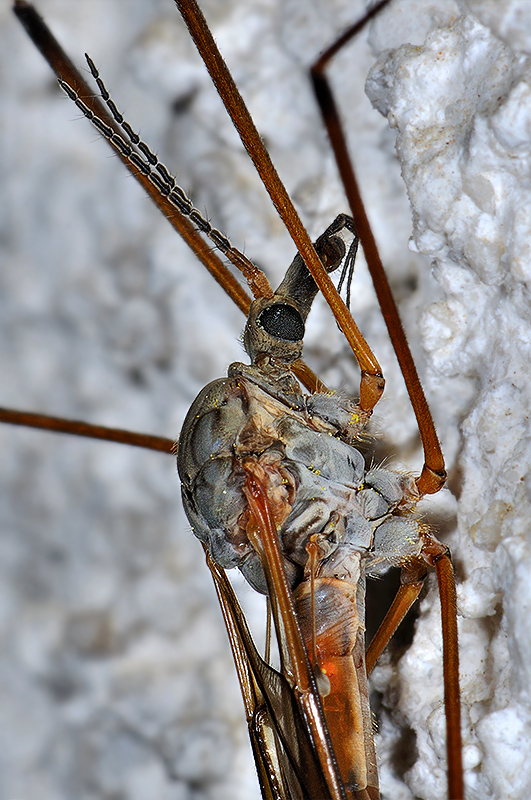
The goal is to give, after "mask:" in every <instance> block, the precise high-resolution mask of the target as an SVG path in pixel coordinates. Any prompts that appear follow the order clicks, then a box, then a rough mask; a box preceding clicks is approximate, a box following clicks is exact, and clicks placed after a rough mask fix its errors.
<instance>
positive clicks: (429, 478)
mask: <svg viewBox="0 0 531 800" xmlns="http://www.w3.org/2000/svg"><path fill="white" fill-rule="evenodd" d="M388 1H389V0H382V2H381V3H379V4H377V6H375V7H374V8H373V9H372V10H371V11H370V12H369V13H368V14H367V15H366V16H365V17H364V18H363V19H361V20H360V21H359V22H358V23H356V24H355V25H353V26H352V27H351V28H350V29H349V30H348V31H347V32H346V33H345V34H343V36H341V37H340V38H339V39H338V40H337V41H336V42H335V43H334V44H333V45H332V46H331V47H330V48H329V49H328V50H327V51H325V53H324V54H323V55H322V56H321V57H320V58H319V59H318V61H316V63H315V64H314V65H313V67H312V69H311V76H312V81H313V84H314V89H315V93H316V97H317V100H318V103H319V107H320V109H321V113H322V115H323V119H324V122H325V125H326V127H327V130H328V134H329V137H330V141H331V144H332V147H333V150H334V154H335V157H336V162H337V165H338V169H339V172H340V176H341V180H342V182H343V185H344V188H345V192H346V195H347V198H348V200H349V203H350V207H351V211H352V215H353V217H354V220H355V223H356V227H357V232H358V235H359V237H360V242H361V245H362V247H363V250H364V252H365V255H366V258H367V263H368V266H369V270H370V272H371V276H372V279H373V283H374V288H375V291H376V295H377V297H378V301H379V304H380V307H381V310H382V314H383V317H384V319H385V322H386V325H387V328H388V331H389V336H390V339H391V342H392V344H393V348H394V350H395V353H396V356H397V359H398V362H399V365H400V368H401V371H402V374H403V376H404V380H405V383H406V388H407V391H408V394H409V397H410V400H411V405H412V407H413V410H414V412H415V416H416V418H417V423H418V427H419V432H420V436H421V440H422V445H423V449H424V466H423V469H422V472H421V475H420V476H419V477H418V478H417V480H416V483H417V488H418V491H419V494H420V495H421V496H422V495H424V494H433V493H436V492H438V491H439V490H440V489H441V488H442V486H443V485H444V482H445V479H446V471H445V468H444V458H443V455H442V451H441V447H440V444H439V440H438V438H437V433H436V431H435V426H434V424H433V419H432V416H431V412H430V410H429V407H428V403H427V401H426V397H425V395H424V391H423V389H422V386H421V383H420V379H419V377H418V373H417V370H416V367H415V364H414V361H413V357H412V355H411V351H410V349H409V345H408V342H407V339H406V336H405V333H404V330H403V327H402V323H401V321H400V317H399V314H398V309H397V307H396V303H395V301H394V298H393V296H392V293H391V290H390V287H389V282H388V280H387V276H386V274H385V270H384V268H383V265H382V262H381V259H380V255H379V253H378V248H377V245H376V241H375V239H374V236H373V233H372V230H371V227H370V224H369V221H368V217H367V214H366V211H365V207H364V204H363V200H362V197H361V193H360V189H359V186H358V183H357V180H356V177H355V173H354V169H353V166H352V161H351V159H350V156H349V154H348V150H347V145H346V140H345V136H344V132H343V129H342V127H341V123H340V118H339V113H338V110H337V106H336V103H335V100H334V96H333V94H332V91H331V87H330V84H329V81H328V79H327V77H326V74H325V70H326V67H327V65H328V63H329V62H330V60H331V59H332V58H333V57H334V56H335V54H336V53H337V52H338V51H339V50H340V49H341V48H342V47H344V46H345V44H346V43H347V42H349V41H350V40H351V39H352V38H353V37H354V36H355V35H356V34H357V33H359V32H360V31H361V30H362V29H363V27H364V26H365V25H366V24H367V23H368V22H369V20H370V19H371V18H372V17H373V16H374V15H375V14H377V13H378V12H379V11H380V10H381V9H382V8H383V7H384V6H385V5H387V3H388ZM422 556H423V558H424V560H425V561H426V562H427V563H429V564H430V566H432V567H434V568H435V569H436V572H437V580H438V585H439V595H440V600H441V616H442V634H443V670H444V697H445V712H446V725H447V754H448V792H449V797H450V798H451V800H460V798H462V797H463V796H464V794H463V792H464V790H463V767H462V746H461V723H460V701H459V651H458V640H457V611H456V592H455V580H454V575H453V569H452V565H451V560H450V556H449V552H448V550H447V548H445V547H444V546H443V545H441V544H440V543H439V542H437V540H435V539H434V537H432V536H431V534H426V541H425V543H424V548H423V552H422ZM421 586H422V581H419V582H416V581H415V580H412V581H411V582H409V581H407V580H406V582H405V583H404V584H403V586H402V587H401V589H400V590H399V592H398V595H397V597H396V598H395V601H394V602H393V604H392V606H391V608H390V610H389V612H388V614H387V615H386V617H385V619H384V621H383V623H382V625H381V626H380V629H379V630H378V632H377V634H376V636H375V639H374V641H373V642H372V643H371V646H370V648H369V651H368V656H367V662H368V667H369V668H371V667H372V665H374V663H375V661H376V659H377V658H378V655H379V654H380V653H381V651H382V650H383V648H384V647H385V645H386V644H387V642H388V641H389V639H390V637H391V636H392V635H393V633H394V631H395V630H396V628H397V627H398V625H399V624H400V622H401V621H402V619H403V617H404V615H405V614H406V613H407V611H408V609H409V607H410V606H411V605H412V604H413V602H414V601H415V599H416V597H417V596H418V593H419V592H420V588H421Z"/></svg>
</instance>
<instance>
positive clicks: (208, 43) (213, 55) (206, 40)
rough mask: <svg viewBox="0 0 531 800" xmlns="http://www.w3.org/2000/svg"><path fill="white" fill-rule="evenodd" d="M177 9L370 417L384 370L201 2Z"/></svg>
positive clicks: (179, 1) (182, 4)
mask: <svg viewBox="0 0 531 800" xmlns="http://www.w3.org/2000/svg"><path fill="white" fill-rule="evenodd" d="M176 4H177V6H178V8H179V11H180V12H181V15H182V17H183V19H184V21H185V23H186V25H187V27H188V30H189V31H190V35H191V36H192V38H193V40H194V42H195V44H196V47H197V49H198V50H199V53H200V55H201V57H202V58H203V60H204V62H205V65H206V67H207V69H208V71H209V73H210V76H211V78H212V81H213V83H214V85H215V86H216V89H217V90H218V92H219V94H220V97H221V99H222V100H223V102H224V104H225V107H226V109H227V111H228V113H229V115H230V117H231V119H232V121H233V123H234V127H235V128H236V130H237V131H238V133H239V135H240V138H241V140H242V142H243V144H244V146H245V149H246V150H247V152H248V153H249V155H250V157H251V159H252V161H253V163H254V165H255V167H256V170H257V172H258V174H259V175H260V178H261V179H262V182H263V184H264V186H265V188H266V189H267V191H268V193H269V195H270V197H271V199H272V201H273V203H274V205H275V207H276V209H277V211H278V213H279V215H280V217H281V218H282V220H283V221H284V223H285V225H286V228H287V230H288V232H289V233H290V235H291V237H292V239H293V241H294V242H295V245H296V247H297V249H298V251H299V253H300V254H301V256H302V258H303V259H304V262H305V264H306V266H307V267H308V269H309V271H310V273H311V274H312V276H313V277H314V279H315V282H316V283H317V285H318V286H319V289H320V290H321V292H322V293H323V295H324V297H325V299H326V301H327V303H328V305H329V306H330V308H331V309H332V311H333V313H334V316H335V318H336V320H337V323H338V325H339V327H340V328H341V330H342V331H343V333H344V335H345V337H346V338H347V340H348V343H349V345H350V347H351V348H352V351H353V353H354V355H355V356H356V359H357V360H358V363H359V365H360V368H361V383H360V405H361V407H362V409H363V410H364V411H367V412H369V413H370V412H371V411H372V409H373V408H374V406H375V405H376V403H377V402H378V400H379V398H380V397H381V394H382V392H383V389H384V385H385V381H384V379H383V375H382V371H381V367H380V365H379V364H378V361H377V360H376V358H375V356H374V354H373V353H372V351H371V349H370V347H369V345H368V344H367V342H366V341H365V339H364V338H363V336H362V334H361V332H360V330H359V329H358V327H357V325H356V323H355V322H354V320H353V319H352V316H351V314H350V312H349V311H348V309H347V307H346V306H345V304H344V303H343V300H342V299H341V298H340V297H339V294H338V292H337V290H336V288H335V286H334V285H333V283H332V281H331V280H330V278H329V277H328V275H327V274H326V271H325V270H324V268H323V266H322V264H321V262H320V260H319V258H318V256H317V253H316V252H315V250H314V248H313V245H312V243H311V241H310V238H309V236H308V234H307V233H306V231H305V229H304V226H303V224H302V222H301V220H300V218H299V216H298V214H297V212H296V210H295V207H294V206H293V203H292V201H291V199H290V197H289V195H288V193H287V191H286V188H285V187H284V185H283V183H282V181H281V180H280V177H279V175H278V173H277V171H276V169H275V167H274V166H273V163H272V162H271V159H270V158H269V154H268V152H267V150H266V149H265V147H264V145H263V142H262V140H261V138H260V135H259V134H258V131H257V130H256V127H255V125H254V122H253V120H252V118H251V115H250V114H249V111H248V110H247V107H246V106H245V103H244V102H243V99H242V97H241V95H240V93H239V91H238V89H237V87H236V85H235V83H234V81H233V79H232V76H231V75H230V73H229V71H228V69H227V66H226V64H225V62H224V61H223V59H222V57H221V54H220V53H219V50H218V48H217V45H216V43H215V41H214V39H213V37H212V34H211V33H210V31H209V29H208V26H207V24H206V22H205V19H204V17H203V15H202V14H201V11H200V9H199V7H198V6H197V3H196V2H195V0H187V1H186V2H184V1H183V0H176Z"/></svg>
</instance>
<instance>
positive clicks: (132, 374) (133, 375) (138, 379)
mask: <svg viewBox="0 0 531 800" xmlns="http://www.w3.org/2000/svg"><path fill="white" fill-rule="evenodd" d="M130 377H134V378H135V380H136V381H138V382H141V381H142V379H144V380H145V376H144V378H142V376H139V375H138V373H135V372H134V370H131V373H130ZM134 568H135V565H134V564H132V565H131V569H132V570H134ZM138 569H141V567H138ZM81 627H82V626H81ZM89 627H90V626H89ZM103 627H105V626H103Z"/></svg>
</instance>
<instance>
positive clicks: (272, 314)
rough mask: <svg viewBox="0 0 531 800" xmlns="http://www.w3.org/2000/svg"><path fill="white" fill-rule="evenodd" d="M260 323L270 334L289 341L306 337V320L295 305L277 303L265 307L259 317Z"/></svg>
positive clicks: (297, 340)
mask: <svg viewBox="0 0 531 800" xmlns="http://www.w3.org/2000/svg"><path fill="white" fill-rule="evenodd" d="M257 323H258V325H260V327H261V328H263V329H264V330H265V331H266V333H269V335H270V336H274V337H275V338H276V339H284V340H285V341H287V342H300V341H301V340H302V339H303V338H304V321H303V319H302V317H301V315H300V314H299V312H298V311H297V310H296V309H295V308H293V306H288V305H284V304H283V303H276V304H275V305H273V306H269V308H265V309H264V310H263V311H262V313H261V314H260V316H259V317H258V319H257Z"/></svg>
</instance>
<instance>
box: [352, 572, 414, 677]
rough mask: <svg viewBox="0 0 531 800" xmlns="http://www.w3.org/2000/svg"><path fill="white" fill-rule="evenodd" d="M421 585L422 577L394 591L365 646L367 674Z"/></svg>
mask: <svg viewBox="0 0 531 800" xmlns="http://www.w3.org/2000/svg"><path fill="white" fill-rule="evenodd" d="M423 585H424V578H422V580H419V581H414V582H411V583H406V582H404V583H403V584H402V586H401V587H400V589H399V590H398V592H397V593H396V597H395V599H394V600H393V602H392V604H391V607H390V609H389V611H388V612H387V614H386V615H385V617H384V619H383V621H382V624H381V625H380V627H379V628H378V630H377V631H376V633H375V635H374V638H373V640H372V642H371V643H370V645H369V647H368V648H367V652H366V653H365V665H366V667H367V675H369V674H370V673H371V672H372V670H373V668H374V666H375V664H376V662H377V661H378V659H379V658H380V656H381V654H382V653H383V651H384V650H385V648H386V647H387V645H388V644H389V642H390V640H391V638H392V637H393V636H394V634H395V631H396V629H397V628H398V626H399V625H400V623H401V622H402V620H403V619H404V617H405V616H406V614H407V612H408V611H409V609H410V608H411V606H412V605H413V603H414V602H415V601H416V600H417V598H418V596H419V594H420V592H421V589H422V586H423Z"/></svg>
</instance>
